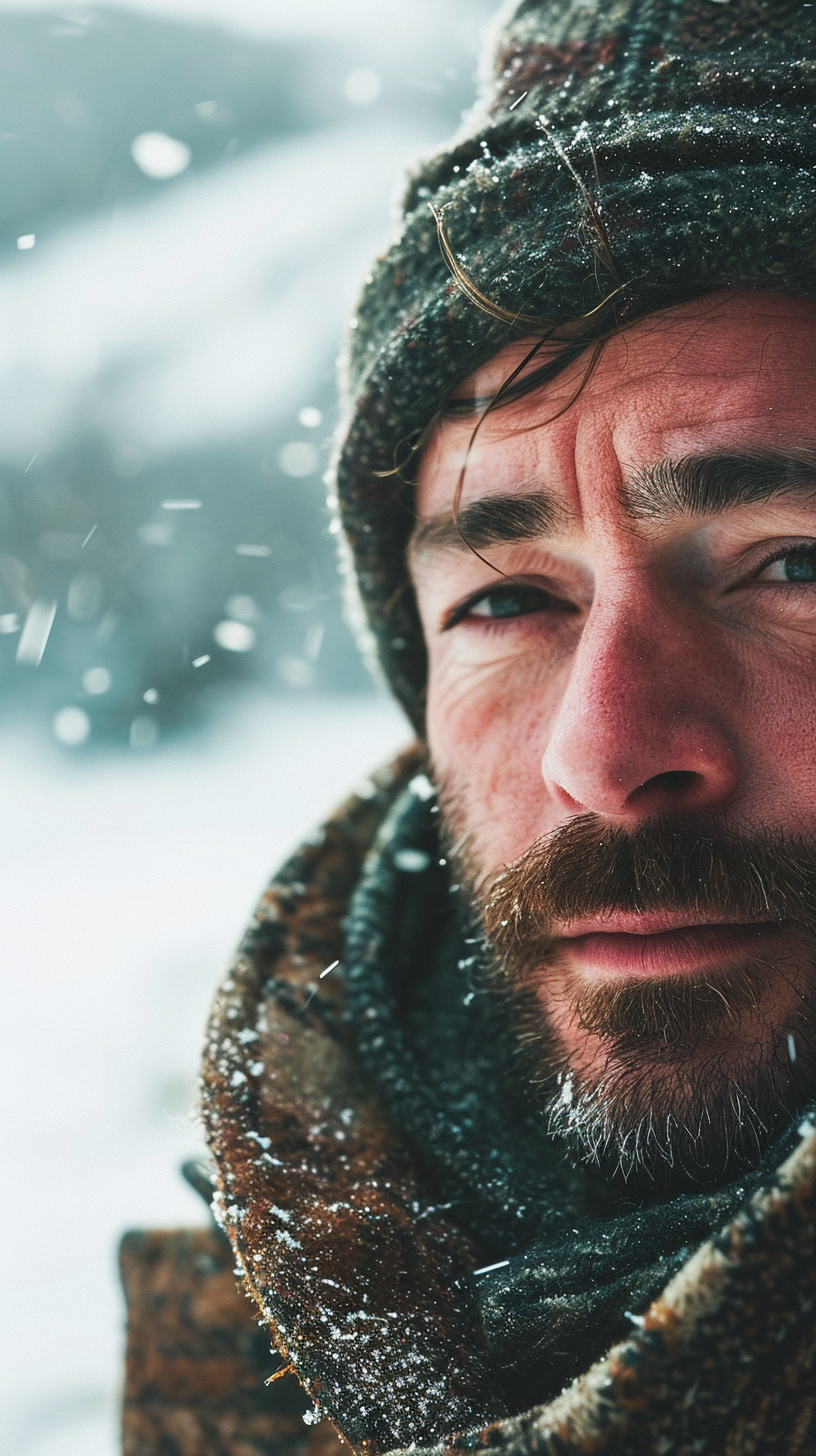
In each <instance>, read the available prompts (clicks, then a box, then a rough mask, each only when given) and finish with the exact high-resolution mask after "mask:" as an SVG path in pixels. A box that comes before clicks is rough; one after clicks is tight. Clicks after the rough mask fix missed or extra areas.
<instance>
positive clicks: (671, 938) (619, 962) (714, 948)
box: [560, 924, 782, 976]
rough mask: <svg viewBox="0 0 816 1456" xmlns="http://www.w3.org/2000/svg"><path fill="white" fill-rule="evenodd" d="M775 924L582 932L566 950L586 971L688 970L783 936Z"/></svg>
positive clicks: (748, 952) (741, 955)
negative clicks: (636, 932) (652, 931)
mask: <svg viewBox="0 0 816 1456" xmlns="http://www.w3.org/2000/svg"><path fill="white" fill-rule="evenodd" d="M781 928H782V927H781V926H780V925H778V924H772V925H768V924H765V925H687V926H683V927H682V928H681V929H679V930H664V931H661V932H660V934H658V935H623V934H613V933H610V934H604V933H602V932H601V933H597V934H593V935H578V936H575V937H574V938H573V939H568V938H565V939H563V940H562V941H561V945H560V949H561V952H562V954H563V953H564V952H566V954H567V955H568V957H569V959H570V961H572V963H573V964H574V965H576V966H578V967H580V969H581V970H582V971H584V972H587V971H589V972H595V973H596V974H597V973H601V974H603V973H606V974H607V975H621V974H623V973H628V974H629V975H637V976H669V975H683V974H686V975H687V974H688V973H689V971H700V970H705V969H707V968H711V967H714V966H723V965H728V964H730V963H732V962H734V961H738V960H744V959H745V958H746V957H750V956H753V955H756V954H758V953H760V952H762V951H765V950H766V948H767V942H768V941H769V940H771V939H772V938H773V937H775V936H778V935H779V933H780V930H781Z"/></svg>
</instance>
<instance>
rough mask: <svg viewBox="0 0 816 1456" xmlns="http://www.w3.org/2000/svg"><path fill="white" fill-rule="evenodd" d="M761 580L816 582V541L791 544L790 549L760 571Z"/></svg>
mask: <svg viewBox="0 0 816 1456" xmlns="http://www.w3.org/2000/svg"><path fill="white" fill-rule="evenodd" d="M759 580H760V581H786V582H793V583H796V582H808V581H812V582H816V542H809V543H808V544H807V545H803V546H791V548H790V550H788V551H785V552H784V554H783V555H781V556H777V558H776V560H775V561H770V562H769V563H768V565H767V566H766V567H765V568H764V570H763V571H762V572H761V573H760V576H759Z"/></svg>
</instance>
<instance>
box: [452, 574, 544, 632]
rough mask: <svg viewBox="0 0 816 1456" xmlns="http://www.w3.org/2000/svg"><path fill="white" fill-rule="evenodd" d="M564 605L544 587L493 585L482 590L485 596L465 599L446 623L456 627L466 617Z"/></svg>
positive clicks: (523, 612)
mask: <svg viewBox="0 0 816 1456" xmlns="http://www.w3.org/2000/svg"><path fill="white" fill-rule="evenodd" d="M563 605H564V604H563V603H561V602H559V601H558V599H557V598H556V597H554V596H552V595H551V594H550V592H546V591H543V590H542V588H541V587H537V586H516V585H513V584H508V585H507V586H497V587H493V588H492V590H491V591H487V592H482V594H481V596H478V597H471V598H470V600H469V601H467V602H463V603H462V605H461V606H460V607H457V608H456V610H455V611H454V612H452V613H451V616H450V618H449V620H448V622H447V624H446V625H447V626H448V627H455V626H456V623H457V622H461V621H463V620H464V618H465V617H481V618H487V619H488V621H492V622H495V621H499V620H501V619H502V618H507V617H528V616H530V615H531V614H532V613H533V612H546V611H550V610H551V609H552V608H553V607H559V606H563Z"/></svg>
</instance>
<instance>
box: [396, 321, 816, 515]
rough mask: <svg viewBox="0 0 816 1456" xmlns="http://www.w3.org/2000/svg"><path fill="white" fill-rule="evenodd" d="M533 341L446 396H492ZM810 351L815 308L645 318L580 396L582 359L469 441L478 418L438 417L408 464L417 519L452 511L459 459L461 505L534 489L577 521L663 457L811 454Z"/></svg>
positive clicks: (815, 393)
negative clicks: (798, 449) (555, 499)
mask: <svg viewBox="0 0 816 1456" xmlns="http://www.w3.org/2000/svg"><path fill="white" fill-rule="evenodd" d="M533 342H534V341H533V340H524V341H521V342H519V343H516V344H514V345H512V346H510V347H509V348H507V349H504V350H502V352H501V353H500V354H497V355H496V356H495V357H494V358H493V359H492V360H491V361H490V362H489V363H488V364H486V365H484V366H483V367H481V368H480V369H478V370H476V371H474V373H473V374H472V375H471V376H470V377H469V378H468V379H466V380H465V381H464V382H463V383H462V384H461V385H460V386H459V388H458V389H457V390H456V391H454V395H455V396H460V397H461V396H465V397H476V398H477V399H483V398H484V397H485V396H487V397H490V396H492V394H493V393H495V391H496V390H497V389H498V388H499V387H500V386H501V385H502V383H503V382H504V380H506V379H507V377H508V375H510V374H511V373H512V371H513V370H514V369H515V368H516V367H517V366H518V365H519V363H520V362H521V360H522V359H523V358H524V356H525V355H526V354H527V353H528V352H529V350H530V348H531V347H532V344H533ZM814 345H816V303H814V302H813V301H811V300H807V299H806V300H803V299H793V298H790V297H789V296H787V295H785V294H777V293H771V292H767V293H759V292H756V293H736V294H735V293H728V294H720V295H713V296H711V297H708V298H704V299H697V300H693V301H691V302H689V303H686V304H683V305H680V306H678V307H677V308H673V309H669V310H666V311H664V312H661V313H659V314H652V315H650V316H648V317H647V318H645V319H641V320H639V321H638V322H637V323H635V324H633V325H632V327H631V328H629V329H627V330H626V331H625V332H624V333H622V334H620V335H617V336H616V337H614V338H613V339H611V340H609V341H608V343H607V344H606V345H605V348H604V350H603V353H602V356H601V358H600V362H599V363H598V365H597V367H596V368H595V370H594V372H593V373H592V374H591V377H589V378H588V379H587V381H586V383H585V384H584V385H583V387H582V388H581V387H580V386H581V385H582V381H583V379H584V376H585V374H586V368H587V363H588V359H589V355H588V354H587V355H585V356H583V357H582V358H580V359H579V360H577V361H575V362H574V363H572V364H571V365H570V366H569V367H568V368H567V369H565V370H564V371H563V373H562V374H560V375H559V376H558V377H557V378H556V379H555V380H554V381H552V382H551V383H550V384H548V385H545V386H544V387H543V388H540V389H538V390H536V391H534V392H533V393H531V394H529V395H525V396H523V397H522V398H521V399H519V400H518V401H516V402H515V403H513V404H511V405H507V406H505V407H502V408H501V409H498V410H496V411H495V412H494V413H491V414H488V415H487V416H486V417H485V418H484V420H483V422H482V423H481V425H480V427H479V430H478V433H477V436H476V438H475V440H474V439H473V431H474V427H475V425H476V424H477V422H478V419H479V416H478V414H473V415H470V416H467V417H465V418H453V419H443V421H442V422H441V423H440V425H439V426H438V428H437V429H436V431H435V433H434V435H433V437H432V438H431V440H430V441H429V442H428V444H427V446H426V447H425V451H424V453H423V457H422V460H421V462H420V470H419V474H418V481H417V510H418V514H419V515H420V516H430V515H436V514H439V513H441V512H444V511H446V510H447V511H449V510H450V509H451V507H452V504H453V501H454V497H455V495H456V492H457V487H458V485H459V482H460V476H461V471H462V465H463V463H464V461H465V459H467V471H466V474H465V478H464V487H463V490H462V496H461V501H462V503H467V501H469V500H474V499H478V498H479V497H480V496H484V495H487V494H490V495H495V494H498V493H508V494H512V493H522V492H529V491H530V489H531V488H532V489H534V488H535V485H536V482H539V483H540V484H541V485H542V486H543V485H544V484H546V486H547V488H548V490H549V491H551V492H552V491H555V492H557V494H558V495H560V496H561V497H562V498H563V499H564V502H565V504H566V505H567V506H568V507H569V508H570V509H571V510H572V511H575V512H577V513H578V514H580V513H581V512H582V511H586V509H587V508H588V507H589V508H591V503H592V502H593V500H594V501H597V503H598V505H599V506H600V505H601V498H602V496H603V493H604V490H605V489H606V490H608V489H609V488H612V489H616V488H617V486H618V485H619V483H620V481H621V480H622V479H624V478H626V476H627V475H630V474H633V473H635V472H636V471H637V470H638V469H639V468H640V467H642V466H644V465H648V464H651V463H653V462H656V461H658V460H661V459H664V458H667V457H668V458H679V457H681V456H685V455H688V454H690V453H694V452H696V451H704V450H717V449H724V448H728V447H739V446H743V447H744V446H755V447H768V448H773V447H774V446H779V445H791V444H793V445H795V444H797V443H802V444H805V443H808V442H811V441H812V439H813V429H814V421H816V348H814ZM546 358H547V354H546V352H543V353H542V354H540V355H538V356H537V357H536V360H535V361H534V366H538V365H540V363H541V362H544V361H546ZM534 366H531V367H534ZM579 389H580V392H578V391H579Z"/></svg>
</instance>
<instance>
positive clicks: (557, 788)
mask: <svg viewBox="0 0 816 1456" xmlns="http://www.w3.org/2000/svg"><path fill="white" fill-rule="evenodd" d="M715 652H716V647H715V644H713V643H712V642H710V641H708V640H707V633H706V630H705V623H704V621H702V620H701V621H700V622H698V623H697V624H696V625H695V624H692V623H690V622H689V620H688V618H687V615H686V614H685V613H684V611H683V610H682V608H681V606H680V604H679V603H674V602H672V601H671V600H670V599H669V598H668V597H667V596H666V595H665V593H661V592H660V591H659V590H657V589H655V588H654V587H653V586H650V585H648V584H646V583H643V582H641V583H639V584H633V583H632V582H626V583H624V584H621V585H619V586H618V588H617V589H615V588H614V587H613V588H611V589H607V590H605V591H603V592H602V593H599V594H598V595H597V596H596V599H595V601H594V603H593V606H592V609H591V611H590V614H589V616H588V618H587V621H586V624H585V627H584V630H583V632H582V634H581V638H580V641H579V643H578V645H577V648H576V651H575V655H574V657H573V660H572V664H571V669H570V673H569V678H568V681H567V683H566V686H565V690H564V693H563V696H562V698H561V701H560V704H559V707H558V711H557V714H556V716H555V719H554V720H553V721H552V723H551V731H550V734H549V739H548V743H547V746H546V749H545V752H544V756H543V760H542V773H543V776H544V780H545V782H546V783H547V784H548V786H549V787H550V789H551V791H552V792H553V793H554V794H555V795H556V796H557V797H560V798H561V799H562V800H563V801H565V802H566V801H569V803H570V804H571V805H578V806H580V808H581V809H582V810H584V811H587V812H590V811H591V812H595V813H601V814H611V815H619V816H623V817H627V818H631V817H639V816H646V815H648V814H653V813H656V812H660V811H661V810H664V811H665V810H667V809H669V808H675V809H681V808H682V809H686V810H689V809H692V808H697V809H699V808H702V807H712V806H713V805H714V804H715V803H718V802H721V801H722V800H723V799H725V798H728V797H730V795H731V793H733V790H734V787H735V785H736V773H737V767H736V758H735V755H734V753H733V750H732V748H731V746H730V743H729V741H728V737H727V734H726V732H725V730H724V728H723V726H722V722H721V718H720V712H719V709H720V706H721V702H720V695H719V692H718V689H717V686H716V674H715V673H714V672H713V671H712V657H713V655H714V654H715Z"/></svg>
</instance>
